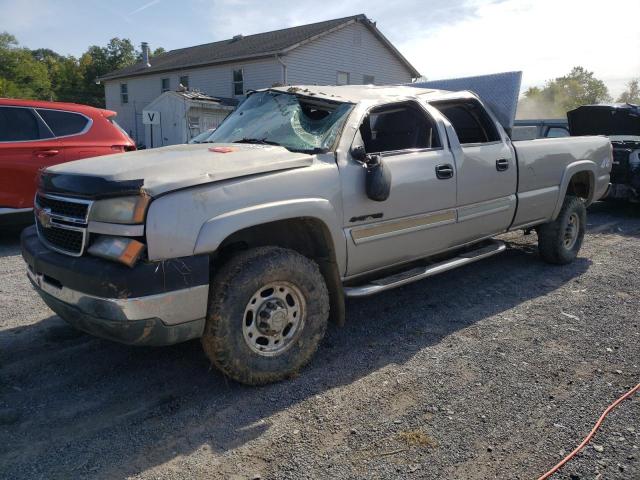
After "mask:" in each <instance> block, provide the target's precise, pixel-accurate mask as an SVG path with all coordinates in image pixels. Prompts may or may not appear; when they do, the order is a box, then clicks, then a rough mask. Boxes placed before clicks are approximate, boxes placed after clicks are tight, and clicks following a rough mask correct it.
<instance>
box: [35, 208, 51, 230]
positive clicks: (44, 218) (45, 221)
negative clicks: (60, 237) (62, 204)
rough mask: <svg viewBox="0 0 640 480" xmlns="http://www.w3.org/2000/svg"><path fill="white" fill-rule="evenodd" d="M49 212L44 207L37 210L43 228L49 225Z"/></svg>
mask: <svg viewBox="0 0 640 480" xmlns="http://www.w3.org/2000/svg"><path fill="white" fill-rule="evenodd" d="M49 213H50V212H48V211H47V210H46V209H44V208H43V209H42V210H40V211H39V212H38V220H39V221H40V225H42V227H43V228H50V227H51V215H49Z"/></svg>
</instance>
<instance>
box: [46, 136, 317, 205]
mask: <svg viewBox="0 0 640 480" xmlns="http://www.w3.org/2000/svg"><path fill="white" fill-rule="evenodd" d="M312 163H313V155H309V154H306V153H296V152H290V151H289V150H287V149H286V148H284V147H278V146H272V145H254V144H237V143H236V144H220V143H218V144H211V143H209V144H194V145H173V146H170V147H161V148H154V149H150V150H138V151H135V152H128V153H119V154H116V155H105V156H102V157H94V158H88V159H84V160H78V161H75V162H69V163H63V164H59V165H56V166H53V167H49V168H47V169H46V170H45V171H44V172H42V174H41V176H40V187H41V188H42V189H43V190H45V191H47V192H51V193H60V194H71V195H76V196H83V197H91V198H99V197H107V196H114V195H123V194H130V193H139V192H140V191H141V190H142V191H144V192H146V193H148V194H149V195H151V196H157V195H160V194H162V193H165V192H168V191H171V190H177V189H180V188H186V187H191V186H195V185H199V184H204V183H210V182H217V181H221V180H227V179H230V178H236V177H242V176H247V175H256V174H261V173H268V172H275V171H278V170H286V169H291V168H303V167H308V166H310V165H311V164H312Z"/></svg>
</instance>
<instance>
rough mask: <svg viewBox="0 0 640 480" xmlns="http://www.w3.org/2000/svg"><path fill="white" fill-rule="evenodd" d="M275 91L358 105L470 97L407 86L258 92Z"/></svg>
mask: <svg viewBox="0 0 640 480" xmlns="http://www.w3.org/2000/svg"><path fill="white" fill-rule="evenodd" d="M267 90H271V91H277V92H283V93H294V94H298V95H303V96H306V97H317V98H322V99H324V100H332V101H334V102H347V103H358V102H363V101H372V102H376V103H377V102H392V101H394V100H407V99H416V98H421V99H423V100H427V101H435V100H444V99H447V98H463V97H468V96H471V93H470V92H466V91H465V92H449V91H446V90H435V89H427V88H419V87H412V86H409V85H387V86H376V85H339V86H335V85H294V86H290V87H288V86H285V87H271V88H265V89H262V90H260V91H267Z"/></svg>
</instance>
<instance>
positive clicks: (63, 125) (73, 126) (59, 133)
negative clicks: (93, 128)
mask: <svg viewBox="0 0 640 480" xmlns="http://www.w3.org/2000/svg"><path fill="white" fill-rule="evenodd" d="M38 113H39V114H40V116H41V117H42V119H43V120H44V121H45V122H46V123H47V125H49V128H50V129H51V131H52V132H53V134H54V135H55V136H56V137H64V136H65V135H76V134H78V133H80V132H82V130H84V129H85V127H86V126H87V124H88V123H89V120H88V119H87V117H85V116H84V115H80V114H79V113H71V112H62V111H60V110H45V109H38Z"/></svg>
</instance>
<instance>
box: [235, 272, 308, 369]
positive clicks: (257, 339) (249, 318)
mask: <svg viewBox="0 0 640 480" xmlns="http://www.w3.org/2000/svg"><path fill="white" fill-rule="evenodd" d="M305 309H306V304H305V300H304V296H303V295H302V292H300V290H299V289H298V287H296V286H295V285H293V284H291V283H288V282H274V283H269V284H267V285H265V286H263V287H261V288H259V289H258V290H257V291H256V292H255V293H254V294H253V295H252V296H251V299H250V300H249V302H248V303H247V306H246V308H245V310H244V317H243V318H242V335H243V337H244V340H245V342H246V343H247V345H248V346H249V348H250V349H251V350H252V351H253V352H255V353H257V354H258V355H261V356H265V357H273V356H276V355H280V354H282V353H283V352H284V351H286V350H287V349H289V347H291V345H293V344H294V343H295V342H296V340H297V339H298V337H299V336H300V332H302V329H303V327H304V320H305Z"/></svg>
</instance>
